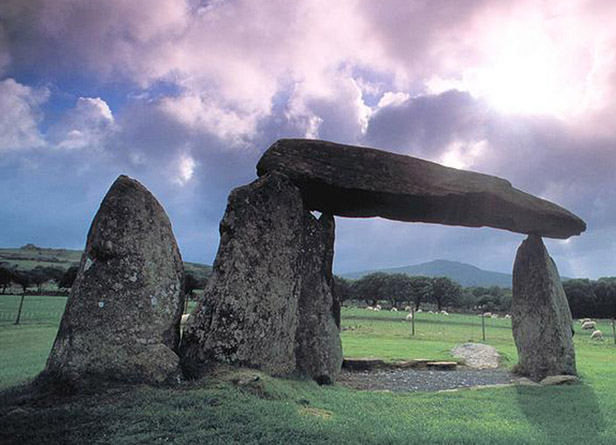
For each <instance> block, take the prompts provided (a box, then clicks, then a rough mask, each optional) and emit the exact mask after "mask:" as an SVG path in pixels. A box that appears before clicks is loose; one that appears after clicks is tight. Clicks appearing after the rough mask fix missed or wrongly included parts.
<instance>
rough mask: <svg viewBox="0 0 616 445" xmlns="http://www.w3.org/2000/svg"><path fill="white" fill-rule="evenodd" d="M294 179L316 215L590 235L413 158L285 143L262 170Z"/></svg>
mask: <svg viewBox="0 0 616 445" xmlns="http://www.w3.org/2000/svg"><path fill="white" fill-rule="evenodd" d="M272 171H278V172H281V173H284V174H286V175H287V176H289V177H290V178H291V179H292V181H293V182H294V183H295V185H297V186H298V187H299V188H300V189H301V191H302V195H303V197H304V201H305V205H306V207H307V208H308V209H310V210H319V211H321V212H323V213H328V214H332V215H340V216H350V217H370V216H380V217H383V218H388V219H393V220H399V221H411V222H427V223H439V224H447V225H460V226H469V227H481V226H489V227H495V228H499V229H506V230H510V231H513V232H520V233H529V234H530V233H534V234H538V235H541V236H545V237H550V238H568V237H570V236H572V235H578V234H580V233H581V232H583V231H584V230H586V224H585V223H584V221H582V220H581V219H580V218H578V217H577V216H576V215H574V214H572V213H571V212H569V211H567V210H565V209H563V208H562V207H559V206H557V205H556V204H553V203H551V202H549V201H546V200H543V199H540V198H537V197H535V196H532V195H529V194H527V193H524V192H522V191H520V190H518V189H515V188H513V187H512V186H511V184H510V183H509V182H508V181H505V180H503V179H500V178H497V177H494V176H488V175H483V174H479V173H474V172H470V171H464V170H456V169H453V168H448V167H444V166H442V165H439V164H435V163H432V162H428V161H424V160H422V159H417V158H413V157H410V156H402V155H398V154H394V153H388V152H384V151H380V150H375V149H370V148H364V147H354V146H349V145H341V144H335V143H332V142H325V141H315V140H304V139H283V140H279V141H278V142H276V143H275V144H274V145H272V146H271V147H270V148H269V149H268V150H267V151H266V152H265V154H264V155H263V157H262V158H261V160H260V161H259V164H258V165H257V173H258V174H259V176H262V175H264V174H267V173H269V172H272Z"/></svg>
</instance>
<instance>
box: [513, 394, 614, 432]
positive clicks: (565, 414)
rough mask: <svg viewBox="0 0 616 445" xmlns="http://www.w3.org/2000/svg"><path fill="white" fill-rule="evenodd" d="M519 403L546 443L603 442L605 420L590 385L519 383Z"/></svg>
mask: <svg viewBox="0 0 616 445" xmlns="http://www.w3.org/2000/svg"><path fill="white" fill-rule="evenodd" d="M517 398H518V404H519V406H520V408H521V410H522V412H523V413H524V415H525V416H526V418H527V419H528V421H529V423H530V424H531V425H534V426H535V427H536V428H537V429H538V430H539V431H541V432H542V433H544V434H545V435H546V436H547V437H546V441H547V443H574V442H575V443H589V444H590V443H604V441H603V440H602V439H601V432H602V431H603V430H604V429H605V420H604V418H603V415H602V414H601V410H600V408H599V403H598V401H597V397H596V396H595V393H594V392H593V390H592V388H591V387H590V386H587V385H573V386H567V385H564V386H555V387H543V388H536V387H524V386H519V387H517Z"/></svg>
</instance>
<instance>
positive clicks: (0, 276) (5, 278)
mask: <svg viewBox="0 0 616 445" xmlns="http://www.w3.org/2000/svg"><path fill="white" fill-rule="evenodd" d="M12 281H13V272H12V271H11V269H9V268H8V267H6V265H4V264H0V287H2V294H3V295H4V294H5V293H6V289H7V288H8V287H10V285H11V282H12Z"/></svg>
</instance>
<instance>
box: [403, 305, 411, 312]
mask: <svg viewBox="0 0 616 445" xmlns="http://www.w3.org/2000/svg"><path fill="white" fill-rule="evenodd" d="M412 310H413V308H412V307H410V306H404V312H411V311H412Z"/></svg>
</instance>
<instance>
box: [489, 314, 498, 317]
mask: <svg viewBox="0 0 616 445" xmlns="http://www.w3.org/2000/svg"><path fill="white" fill-rule="evenodd" d="M490 318H498V314H492V315H490Z"/></svg>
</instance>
